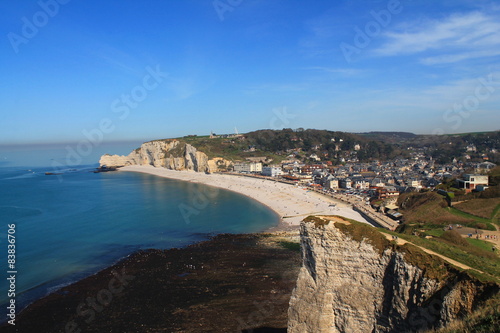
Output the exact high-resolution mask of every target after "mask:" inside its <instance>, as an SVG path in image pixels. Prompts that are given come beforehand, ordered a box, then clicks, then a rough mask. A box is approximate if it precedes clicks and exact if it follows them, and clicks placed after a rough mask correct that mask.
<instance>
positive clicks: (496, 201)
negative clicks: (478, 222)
mask: <svg viewBox="0 0 500 333" xmlns="http://www.w3.org/2000/svg"><path fill="white" fill-rule="evenodd" d="M453 207H454V208H456V209H458V210H461V211H463V212H466V213H469V214H471V215H475V216H478V217H482V218H484V219H488V220H491V219H492V218H493V215H494V214H495V213H496V214H498V212H499V210H500V198H490V199H473V200H469V201H465V202H461V203H459V204H456V205H454V206H453Z"/></svg>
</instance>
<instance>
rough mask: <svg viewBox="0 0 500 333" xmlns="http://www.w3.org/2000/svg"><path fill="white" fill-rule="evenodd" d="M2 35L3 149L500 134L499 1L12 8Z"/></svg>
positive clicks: (39, 4)
mask: <svg viewBox="0 0 500 333" xmlns="http://www.w3.org/2000/svg"><path fill="white" fill-rule="evenodd" d="M44 8H45V9H44ZM0 31H1V42H0V64H1V65H0V76H1V78H2V82H3V84H2V89H0V110H1V119H0V120H1V121H0V144H2V143H3V144H15V143H53V142H79V141H81V140H90V141H92V140H94V142H100V141H101V140H103V141H119V140H151V139H156V138H167V137H176V136H183V135H187V134H198V135H202V134H208V133H210V131H214V132H216V133H230V132H233V131H234V128H235V127H236V128H237V129H238V131H239V132H248V131H252V130H256V129H262V128H275V129H278V128H283V127H290V128H298V127H303V128H319V129H329V130H340V131H350V132H364V131H409V132H414V133H461V132H470V131H485V130H498V129H500V126H499V124H500V112H499V109H500V3H498V2H497V1H481V0H474V1H463V0H449V1H448V0H442V1H417V0H412V1H410V0H408V1H404V0H401V1H394V0H390V1H378V0H374V1H368V0H365V1H361V0H350V1H331V0H330V1H322V0H317V1H298V0H241V1H239V0H231V1H229V0H220V1H213V0H169V1H159V0H149V1H141V2H139V1H95V0H89V1H82V0H71V1H68V0H59V1H56V0H41V1H15V0H6V1H2V2H1V3H0Z"/></svg>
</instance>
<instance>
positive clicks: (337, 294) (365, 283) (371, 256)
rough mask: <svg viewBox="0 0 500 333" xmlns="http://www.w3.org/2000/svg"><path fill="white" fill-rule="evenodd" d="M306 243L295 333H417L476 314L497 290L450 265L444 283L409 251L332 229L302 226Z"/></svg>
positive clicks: (293, 305)
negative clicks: (474, 312)
mask: <svg viewBox="0 0 500 333" xmlns="http://www.w3.org/2000/svg"><path fill="white" fill-rule="evenodd" d="M301 243H302V244H301V245H302V255H303V265H302V268H301V270H300V273H299V277H298V280H297V286H296V288H295V290H294V292H293V294H292V298H291V300H290V308H289V311H288V317H289V319H288V332H297V333H299V332H300V333H304V332H310V333H313V332H314V333H318V332H417V331H419V330H422V329H427V328H431V327H441V326H444V325H446V324H448V323H450V321H452V320H454V319H457V318H459V317H462V316H464V315H466V314H467V313H470V312H471V311H472V310H473V309H474V308H475V307H476V306H477V304H478V302H479V301H481V300H484V299H485V298H487V297H489V296H490V295H491V294H492V293H495V292H497V291H498V286H496V285H494V284H491V285H484V284H481V283H480V282H478V281H477V280H475V279H472V278H470V277H469V275H467V274H465V273H460V272H458V271H456V270H455V269H453V268H450V267H447V265H445V263H444V262H442V263H441V264H438V266H440V267H442V268H443V270H444V274H443V277H442V278H438V277H432V278H431V277H429V274H426V271H425V268H424V269H421V268H419V267H417V266H416V265H414V264H411V263H410V262H411V261H412V260H408V257H407V256H408V255H409V254H408V252H405V251H404V247H405V246H406V245H404V246H403V248H401V249H400V250H401V251H398V249H397V248H396V249H395V248H394V247H392V246H390V245H389V246H385V249H383V248H382V249H381V248H380V246H378V247H377V246H374V245H372V244H373V242H370V240H369V239H363V240H361V241H359V240H354V239H353V237H352V236H351V235H350V234H349V233H346V232H345V231H341V230H340V229H338V228H336V227H335V226H334V225H333V223H330V224H327V225H324V226H315V225H314V224H313V223H304V222H303V223H302V225H301ZM386 245H388V244H386ZM413 251H415V248H414V249H413ZM417 251H418V250H417ZM419 255H424V256H428V255H426V254H425V253H424V254H421V253H419ZM432 260H434V259H432ZM436 260H440V259H438V258H436ZM419 266H420V265H419Z"/></svg>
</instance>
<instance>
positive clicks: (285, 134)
mask: <svg viewBox="0 0 500 333" xmlns="http://www.w3.org/2000/svg"><path fill="white" fill-rule="evenodd" d="M176 139H177V140H179V141H182V142H186V143H188V144H190V145H192V146H194V147H195V148H196V149H197V150H199V151H201V152H204V153H205V154H207V155H208V157H209V158H214V157H222V158H224V159H227V160H229V161H244V160H246V159H247V158H249V157H264V158H265V159H266V160H267V161H269V163H280V162H281V161H283V160H287V159H290V158H291V157H295V158H297V159H299V160H301V161H303V162H307V163H314V162H316V161H331V162H332V163H333V164H340V163H342V162H344V161H359V162H368V161H373V160H379V161H384V160H390V159H394V158H408V157H410V153H411V152H412V151H414V150H415V149H420V150H422V151H425V154H426V155H431V156H432V157H433V159H434V160H435V161H437V162H438V163H442V164H444V163H450V162H452V161H453V159H454V158H456V159H457V160H461V161H471V162H480V161H483V160H484V159H485V158H488V159H489V161H491V162H494V163H497V164H498V163H500V153H499V152H498V151H500V131H496V132H484V133H469V134H454V135H439V136H438V135H418V134H414V133H408V132H368V133H347V132H340V131H329V130H317V129H302V128H299V129H290V128H286V129H282V130H270V129H264V130H258V131H253V132H249V133H245V134H237V135H235V134H228V135H225V134H223V135H212V136H196V135H188V136H185V137H182V138H176ZM165 140H172V139H165ZM154 141H161V140H154ZM271 160H272V162H271Z"/></svg>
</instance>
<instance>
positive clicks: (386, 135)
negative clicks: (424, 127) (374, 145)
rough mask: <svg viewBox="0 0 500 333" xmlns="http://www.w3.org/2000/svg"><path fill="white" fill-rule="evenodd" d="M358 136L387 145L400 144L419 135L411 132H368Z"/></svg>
mask: <svg viewBox="0 0 500 333" xmlns="http://www.w3.org/2000/svg"><path fill="white" fill-rule="evenodd" d="M357 135H360V136H363V137H366V138H368V139H371V140H378V141H382V142H387V143H398V142H402V141H407V140H411V139H414V138H415V137H417V134H414V133H409V132H367V133H357Z"/></svg>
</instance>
